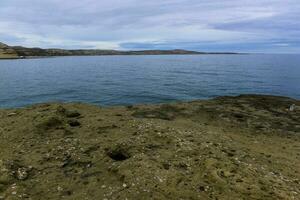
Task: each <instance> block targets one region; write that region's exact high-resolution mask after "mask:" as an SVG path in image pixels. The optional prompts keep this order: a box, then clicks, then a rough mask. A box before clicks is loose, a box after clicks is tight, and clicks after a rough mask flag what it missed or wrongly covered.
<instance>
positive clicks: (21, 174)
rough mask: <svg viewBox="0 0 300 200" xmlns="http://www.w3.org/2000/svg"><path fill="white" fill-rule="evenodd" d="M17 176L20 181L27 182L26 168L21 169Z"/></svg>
mask: <svg viewBox="0 0 300 200" xmlns="http://www.w3.org/2000/svg"><path fill="white" fill-rule="evenodd" d="M16 175H17V178H18V179H19V180H25V179H27V178H28V170H27V169H26V168H24V167H22V168H19V169H18V171H17V174H16Z"/></svg>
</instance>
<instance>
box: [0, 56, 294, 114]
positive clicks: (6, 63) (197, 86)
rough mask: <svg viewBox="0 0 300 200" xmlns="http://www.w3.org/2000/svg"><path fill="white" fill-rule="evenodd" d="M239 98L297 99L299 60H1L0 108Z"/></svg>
mask: <svg viewBox="0 0 300 200" xmlns="http://www.w3.org/2000/svg"><path fill="white" fill-rule="evenodd" d="M240 94H268V95H280V96H288V97H291V98H296V99H300V55H287V54H285V55H283V54H274V55H271V54H235V55H139V56H74V57H73V56H71V57H51V58H35V59H19V60H0V107H1V108H17V107H24V106H28V105H32V104H36V103H45V102H81V103H89V104H95V105H100V106H115V105H132V104H154V103H168V102H177V101H191V100H197V99H211V98H215V97H218V96H224V95H226V96H236V95H240Z"/></svg>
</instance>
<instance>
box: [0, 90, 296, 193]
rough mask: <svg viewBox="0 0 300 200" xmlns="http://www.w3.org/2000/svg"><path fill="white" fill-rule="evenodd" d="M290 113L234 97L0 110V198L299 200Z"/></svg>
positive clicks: (276, 103)
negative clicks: (102, 106) (110, 106)
mask: <svg viewBox="0 0 300 200" xmlns="http://www.w3.org/2000/svg"><path fill="white" fill-rule="evenodd" d="M292 104H296V110H295V111H293V112H290V111H288V108H289V106H290V105H292ZM299 108H300V102H299V101H296V100H293V99H289V98H283V97H271V96H240V97H222V98H217V99H215V100H208V101H195V102H189V103H177V104H166V105H140V106H130V107H112V108H100V107H96V106H91V105H84V104H55V103H54V104H41V105H35V106H31V107H27V108H24V109H11V110H0V118H1V120H0V149H1V151H0V172H1V173H0V196H2V197H3V198H4V199H18V198H25V197H27V198H31V199H62V198H64V199H126V198H127V199H300V188H299V181H300V171H299V170H300V168H299V166H300V155H299V150H300V135H299V133H300V126H299V124H300V109H299Z"/></svg>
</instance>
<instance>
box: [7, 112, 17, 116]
mask: <svg viewBox="0 0 300 200" xmlns="http://www.w3.org/2000/svg"><path fill="white" fill-rule="evenodd" d="M15 115H17V113H14V112H13V113H8V114H7V116H8V117H12V116H15Z"/></svg>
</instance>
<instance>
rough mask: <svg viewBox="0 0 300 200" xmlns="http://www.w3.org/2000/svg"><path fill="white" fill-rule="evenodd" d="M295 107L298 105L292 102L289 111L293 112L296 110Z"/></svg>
mask: <svg viewBox="0 0 300 200" xmlns="http://www.w3.org/2000/svg"><path fill="white" fill-rule="evenodd" d="M295 107H296V105H295V104H292V105H291V106H290V108H289V111H291V112H293V111H294V110H295Z"/></svg>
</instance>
